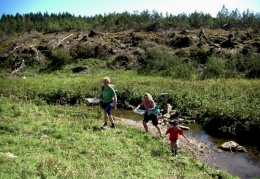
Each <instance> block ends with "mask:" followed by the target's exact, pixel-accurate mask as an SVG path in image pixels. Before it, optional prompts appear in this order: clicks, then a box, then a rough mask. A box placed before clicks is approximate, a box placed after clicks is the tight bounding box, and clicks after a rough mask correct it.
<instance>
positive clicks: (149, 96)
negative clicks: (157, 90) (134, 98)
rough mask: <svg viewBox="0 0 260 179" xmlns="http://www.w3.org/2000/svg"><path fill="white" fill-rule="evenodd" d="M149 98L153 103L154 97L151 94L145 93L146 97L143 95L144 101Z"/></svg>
mask: <svg viewBox="0 0 260 179" xmlns="http://www.w3.org/2000/svg"><path fill="white" fill-rule="evenodd" d="M146 96H147V98H148V100H149V101H152V100H153V97H152V95H151V94H150V93H145V94H144V95H143V97H142V100H144V98H145V97H146Z"/></svg>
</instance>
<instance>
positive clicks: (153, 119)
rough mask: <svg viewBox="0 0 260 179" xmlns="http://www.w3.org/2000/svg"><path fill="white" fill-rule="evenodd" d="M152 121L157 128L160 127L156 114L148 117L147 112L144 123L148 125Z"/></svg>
mask: <svg viewBox="0 0 260 179" xmlns="http://www.w3.org/2000/svg"><path fill="white" fill-rule="evenodd" d="M150 120H152V123H153V125H154V126H157V125H158V120H157V116H156V115H154V114H150V115H148V113H147V112H146V113H145V114H144V120H143V121H144V122H145V123H147V122H148V121H150Z"/></svg>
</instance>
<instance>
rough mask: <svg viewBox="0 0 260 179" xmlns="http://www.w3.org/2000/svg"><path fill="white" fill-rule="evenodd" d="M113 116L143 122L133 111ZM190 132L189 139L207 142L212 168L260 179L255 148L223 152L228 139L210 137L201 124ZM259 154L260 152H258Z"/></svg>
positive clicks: (115, 112)
mask: <svg viewBox="0 0 260 179" xmlns="http://www.w3.org/2000/svg"><path fill="white" fill-rule="evenodd" d="M113 115H114V116H116V117H120V118H127V119H132V120H136V121H139V120H142V115H140V114H136V113H134V112H133V111H127V110H121V109H118V110H115V111H113ZM187 126H188V127H190V130H189V131H185V134H186V135H187V136H188V137H192V138H195V139H197V140H199V141H203V142H205V143H206V144H207V145H208V146H209V147H210V148H212V149H213V152H212V153H211V154H210V155H209V157H208V158H209V159H208V160H207V161H206V164H207V165H208V166H210V167H212V168H216V169H221V170H224V171H227V172H228V173H230V174H232V175H235V176H238V177H240V178H242V179H251V178H260V159H259V158H256V157H255V155H254V154H255V152H252V151H253V150H255V148H254V147H253V146H244V147H245V148H246V149H247V151H248V152H247V153H236V152H233V153H232V152H229V151H223V150H221V149H219V148H218V146H220V145H221V144H222V143H223V142H226V141H227V140H226V139H221V138H216V137H212V136H210V135H208V134H207V133H206V132H205V131H204V130H203V128H202V126H201V125H199V124H196V123H195V124H189V125H187ZM258 153H259V151H258Z"/></svg>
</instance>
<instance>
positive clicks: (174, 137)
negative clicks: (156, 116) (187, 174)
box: [165, 121, 190, 157]
mask: <svg viewBox="0 0 260 179" xmlns="http://www.w3.org/2000/svg"><path fill="white" fill-rule="evenodd" d="M169 124H172V125H173V126H171V127H169V128H168V130H167V131H166V133H165V135H167V134H170V137H169V140H170V141H171V151H172V155H174V156H175V157H178V152H177V149H178V147H179V136H180V135H183V137H184V138H185V139H186V140H187V141H188V142H190V141H189V139H188V138H187V137H186V136H185V135H184V133H183V131H182V129H181V128H180V127H178V125H179V123H178V121H173V122H169Z"/></svg>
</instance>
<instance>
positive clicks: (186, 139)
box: [182, 133, 190, 142]
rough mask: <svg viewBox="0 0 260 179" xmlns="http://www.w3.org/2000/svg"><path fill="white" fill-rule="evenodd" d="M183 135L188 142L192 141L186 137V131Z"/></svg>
mask: <svg viewBox="0 0 260 179" xmlns="http://www.w3.org/2000/svg"><path fill="white" fill-rule="evenodd" d="M182 135H183V137H184V138H185V139H186V140H187V141H188V142H190V140H189V139H188V138H187V137H186V135H185V134H184V133H183V134H182Z"/></svg>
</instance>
